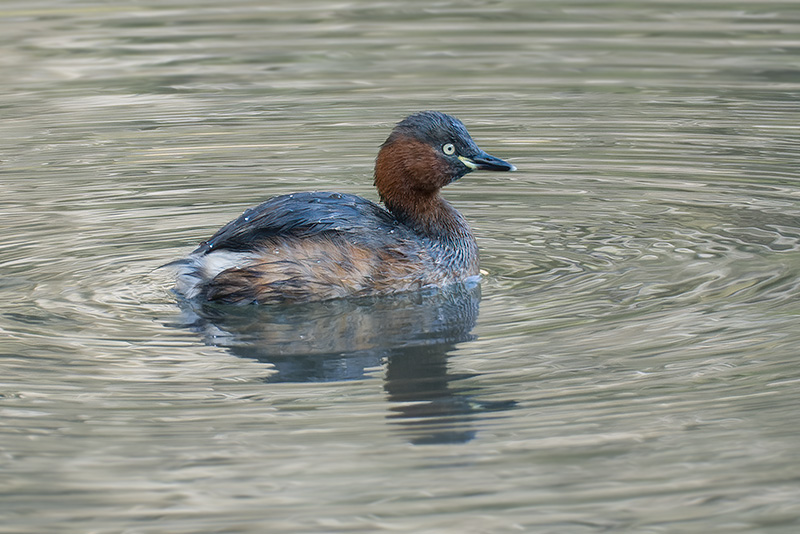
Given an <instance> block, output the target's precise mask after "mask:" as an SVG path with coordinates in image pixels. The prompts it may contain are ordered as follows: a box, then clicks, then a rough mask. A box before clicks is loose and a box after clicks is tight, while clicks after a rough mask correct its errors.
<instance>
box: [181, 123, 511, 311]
mask: <svg viewBox="0 0 800 534" xmlns="http://www.w3.org/2000/svg"><path fill="white" fill-rule="evenodd" d="M514 170H516V167H515V166H514V165H512V164H511V163H508V162H506V161H504V160H502V159H500V158H497V157H494V156H491V155H489V154H487V153H486V152H484V151H483V150H482V149H480V148H479V147H478V145H477V144H476V143H475V141H473V139H472V137H471V136H470V134H469V132H468V131H467V128H466V127H465V126H464V124H463V123H462V122H461V121H460V120H458V119H457V118H455V117H453V116H451V115H448V114H445V113H442V112H438V111H422V112H417V113H413V114H411V115H409V116H408V117H406V118H404V119H403V120H402V121H400V122H399V123H397V125H396V126H395V127H394V128H393V129H392V131H391V133H390V134H389V136H388V138H387V139H386V141H385V142H384V143H383V144H382V145H381V146H380V149H379V151H378V155H377V158H376V160H375V174H374V185H375V187H376V188H377V190H378V194H379V197H380V200H381V202H382V203H383V206H381V205H379V204H377V203H375V202H372V201H370V200H367V199H365V198H362V197H359V196H356V195H352V194H345V193H336V192H319V191H315V192H299V193H292V194H286V195H280V196H276V197H273V198H271V199H269V200H267V201H266V202H264V203H262V204H260V205H258V206H256V207H254V208H250V209H247V210H246V211H245V212H244V213H242V214H241V215H240V216H239V217H238V218H236V219H234V220H233V221H231V222H229V223H228V224H226V225H225V226H223V227H222V228H220V230H219V231H217V232H216V233H215V234H214V235H213V236H212V237H211V238H210V239H208V240H206V241H204V242H202V243H201V244H200V245H199V246H198V247H197V248H196V249H195V250H194V251H193V252H191V253H190V254H189V255H188V256H187V257H186V258H183V259H180V260H177V261H175V262H172V263H171V264H169V265H172V266H173V267H175V268H176V271H177V280H176V285H175V292H176V293H177V295H178V296H179V297H180V298H182V299H187V300H195V301H196V300H199V301H201V302H214V303H221V304H252V303H255V304H269V303H278V302H310V301H322V300H328V299H338V298H360V297H380V296H384V295H392V294H397V293H404V292H408V291H419V290H423V289H428V288H442V287H445V286H448V285H450V284H455V283H460V282H465V281H468V280H470V279H477V278H478V277H479V257H478V246H477V243H476V241H475V237H474V235H473V232H472V230H471V228H470V226H469V224H468V222H467V220H466V219H465V218H464V216H463V215H461V214H460V213H459V212H458V211H457V210H456V209H455V208H454V207H453V206H452V205H451V204H450V203H449V202H448V201H447V200H445V199H444V198H443V197H442V195H441V189H442V188H443V187H445V186H447V185H449V184H451V183H453V182H455V181H457V180H459V179H460V178H462V177H463V176H465V175H466V174H467V173H470V172H473V171H514Z"/></svg>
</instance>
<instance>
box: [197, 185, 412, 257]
mask: <svg viewBox="0 0 800 534" xmlns="http://www.w3.org/2000/svg"><path fill="white" fill-rule="evenodd" d="M398 226H399V223H398V222H397V221H396V220H395V219H394V217H392V215H391V214H390V213H389V212H388V211H386V210H385V209H383V208H382V207H380V206H378V205H377V204H375V203H374V202H370V201H369V200H366V199H363V198H361V197H358V196H355V195H347V194H342V193H329V192H308V193H293V194H291V195H282V196H277V197H274V198H271V199H270V200H267V201H266V202H264V203H263V204H260V205H258V206H256V207H254V208H250V209H247V210H245V211H244V213H242V214H241V215H240V216H239V217H238V218H236V219H234V220H233V221H231V222H229V223H228V224H226V225H225V226H223V227H222V228H220V229H219V231H217V233H216V234H214V235H213V236H212V237H211V239H209V240H208V241H205V242H203V243H201V244H200V246H199V247H198V248H197V249H196V250H195V251H194V254H207V253H209V252H211V251H214V250H233V251H247V250H251V249H252V248H253V245H254V243H258V242H259V241H262V240H265V239H269V238H271V237H275V236H281V237H294V238H304V237H311V236H318V235H320V234H323V233H326V232H333V233H336V234H338V235H348V234H349V235H351V236H353V238H355V239H357V238H358V235H359V234H362V233H364V231H365V230H367V229H369V230H371V231H373V232H374V231H375V230H380V229H383V230H384V231H385V232H386V233H390V232H392V230H397V229H398Z"/></svg>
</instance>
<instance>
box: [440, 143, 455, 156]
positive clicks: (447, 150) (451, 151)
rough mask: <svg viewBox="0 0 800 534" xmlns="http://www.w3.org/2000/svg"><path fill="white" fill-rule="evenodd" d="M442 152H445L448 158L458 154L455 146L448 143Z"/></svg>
mask: <svg viewBox="0 0 800 534" xmlns="http://www.w3.org/2000/svg"><path fill="white" fill-rule="evenodd" d="M442 152H444V153H445V154H447V155H448V156H452V155H453V154H455V153H456V147H455V146H454V145H453V143H447V144H446V145H444V146H443V147H442Z"/></svg>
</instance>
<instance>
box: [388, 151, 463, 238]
mask: <svg viewBox="0 0 800 534" xmlns="http://www.w3.org/2000/svg"><path fill="white" fill-rule="evenodd" d="M392 141H393V139H392V138H391V137H390V138H389V140H387V142H386V143H384V145H383V146H382V147H381V150H380V152H379V153H378V158H377V160H376V161H375V186H376V187H377V188H378V193H379V194H380V197H381V200H382V201H383V203H384V205H385V206H386V208H387V209H388V210H389V211H390V212H391V213H392V215H394V216H395V217H396V218H397V219H398V220H399V221H400V222H402V223H403V224H405V225H407V226H409V227H410V228H412V229H413V230H414V231H415V232H417V233H419V234H422V235H424V236H426V237H430V238H433V239H437V240H446V241H460V240H464V239H468V240H474V238H473V236H472V231H471V230H470V228H469V225H468V224H467V221H466V219H464V217H463V216H462V215H461V214H460V213H459V212H458V211H456V209H455V208H453V206H451V205H450V203H449V202H447V201H446V200H445V199H444V198H442V196H441V194H440V193H439V191H440V189H441V187H442V186H444V185H446V184H447V183H449V182H450V177H449V175H448V174H447V169H446V168H445V166H444V165H443V164H442V163H441V160H440V159H439V158H438V157H437V156H436V154H435V153H434V151H433V149H432V147H430V146H429V145H427V144H425V143H422V142H420V141H415V140H410V139H402V140H397V141H395V142H392Z"/></svg>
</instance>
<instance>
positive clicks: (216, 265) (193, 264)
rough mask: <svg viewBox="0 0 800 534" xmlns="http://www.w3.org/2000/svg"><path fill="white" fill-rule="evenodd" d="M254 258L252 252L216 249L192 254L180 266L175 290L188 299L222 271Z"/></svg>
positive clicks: (241, 264)
mask: <svg viewBox="0 0 800 534" xmlns="http://www.w3.org/2000/svg"><path fill="white" fill-rule="evenodd" d="M253 259H254V255H253V253H251V252H231V251H229V250H216V251H213V252H209V253H208V254H191V255H189V257H188V258H186V261H185V263H181V264H180V265H179V266H178V279H177V282H176V284H175V291H177V292H178V293H180V294H181V295H183V296H184V297H186V298H187V299H193V298H195V297H196V296H197V295H198V294H199V293H200V290H201V288H202V285H203V284H204V283H206V282H208V281H210V280H213V279H214V277H215V276H217V275H218V274H219V273H221V272H222V271H226V270H228V269H233V268H237V267H242V266H244V265H247V264H248V263H250V262H251V261H252V260H253Z"/></svg>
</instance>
